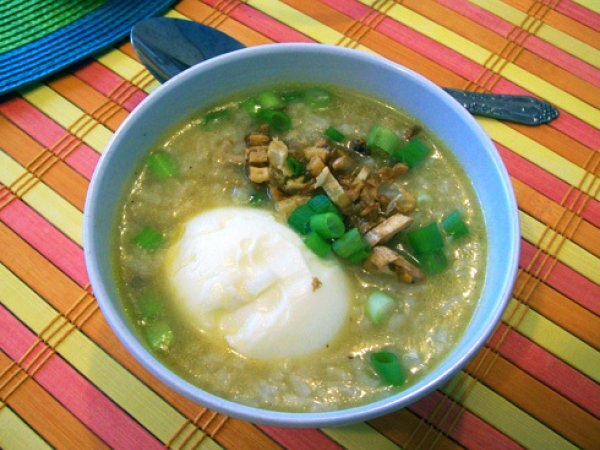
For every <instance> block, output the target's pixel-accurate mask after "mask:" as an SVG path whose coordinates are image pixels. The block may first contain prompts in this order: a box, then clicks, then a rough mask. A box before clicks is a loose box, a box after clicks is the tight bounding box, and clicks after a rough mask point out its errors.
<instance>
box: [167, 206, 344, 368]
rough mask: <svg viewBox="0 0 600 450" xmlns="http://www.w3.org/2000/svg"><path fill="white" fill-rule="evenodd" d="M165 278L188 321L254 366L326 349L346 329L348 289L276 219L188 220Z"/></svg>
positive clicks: (336, 271) (264, 215) (218, 212)
mask: <svg viewBox="0 0 600 450" xmlns="http://www.w3.org/2000/svg"><path fill="white" fill-rule="evenodd" d="M165 275H166V278H167V282H168V283H169V285H170V287H171V289H172V291H173V293H174V298H175V301H176V304H177V308H178V309H179V312H180V313H181V315H182V316H183V317H185V318H186V320H190V321H193V323H194V325H196V326H197V327H199V328H200V329H201V330H202V331H204V332H205V333H206V334H207V335H212V336H214V337H219V338H221V339H222V338H224V339H225V340H226V341H227V343H228V345H229V346H230V347H231V348H232V349H233V350H235V351H236V352H238V353H240V354H242V355H244V356H246V357H249V358H258V359H270V358H289V357H299V356H304V355H307V354H309V353H311V352H314V351H315V350H317V349H320V348H324V347H325V346H326V345H327V343H328V342H330V341H331V340H332V339H334V338H335V336H336V335H337V334H338V332H339V331H340V329H341V327H342V325H343V323H344V322H345V321H346V317H347V313H348V309H349V289H348V282H347V279H346V276H345V274H344V272H343V270H342V269H341V268H340V267H339V266H338V265H337V264H336V262H335V261H334V260H327V259H321V258H319V257H317V256H316V255H315V254H313V253H312V252H311V251H310V250H309V249H308V248H307V247H306V245H305V244H304V243H303V242H302V240H301V239H300V237H299V236H298V235H297V234H296V233H294V232H293V231H292V230H290V229H289V228H288V227H287V226H286V225H283V224H281V223H279V222H277V221H276V220H275V218H274V216H273V215H272V214H271V213H269V212H267V211H262V210H257V209H254V208H241V207H225V208H217V209H213V210H209V211H206V212H203V213H201V214H199V215H198V216H196V217H194V218H192V219H190V220H189V221H188V222H187V223H186V224H185V225H184V230H183V235H182V236H181V238H180V240H179V241H178V242H176V243H175V244H174V245H172V246H171V248H170V249H169V250H168V253H167V258H166V259H165Z"/></svg>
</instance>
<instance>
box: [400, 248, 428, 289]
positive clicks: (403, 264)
mask: <svg viewBox="0 0 600 450" xmlns="http://www.w3.org/2000/svg"><path fill="white" fill-rule="evenodd" d="M392 270H394V271H395V272H396V273H399V272H405V273H407V274H408V275H409V276H410V281H408V283H412V282H413V281H419V280H422V279H423V278H425V274H423V272H422V271H421V269H419V268H418V267H417V266H415V265H414V264H412V263H411V262H410V261H408V260H407V259H406V258H404V257H403V256H401V255H398V258H396V259H395V260H394V261H392ZM405 278H408V277H405Z"/></svg>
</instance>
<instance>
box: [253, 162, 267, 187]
mask: <svg viewBox="0 0 600 450" xmlns="http://www.w3.org/2000/svg"><path fill="white" fill-rule="evenodd" d="M248 177H249V178H250V181H252V182H253V183H257V184H261V183H266V182H267V181H269V168H268V167H254V166H250V167H248Z"/></svg>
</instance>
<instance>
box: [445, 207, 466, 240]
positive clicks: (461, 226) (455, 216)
mask: <svg viewBox="0 0 600 450" xmlns="http://www.w3.org/2000/svg"><path fill="white" fill-rule="evenodd" d="M442 228H443V229H444V231H445V232H446V235H447V236H450V237H452V239H458V238H460V237H463V236H466V235H467V234H469V228H468V227H467V224H466V223H465V222H464V221H463V220H462V217H461V216H460V213H459V212H458V211H456V210H455V211H452V212H451V213H450V215H449V216H448V217H446V218H445V219H444V220H442Z"/></svg>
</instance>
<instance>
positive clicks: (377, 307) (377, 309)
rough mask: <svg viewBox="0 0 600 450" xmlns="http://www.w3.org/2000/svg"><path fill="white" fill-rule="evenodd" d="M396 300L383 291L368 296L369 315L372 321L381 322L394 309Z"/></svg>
mask: <svg viewBox="0 0 600 450" xmlns="http://www.w3.org/2000/svg"><path fill="white" fill-rule="evenodd" d="M395 304H396V301H395V300H394V299H393V298H392V297H390V296H389V295H387V294H384V293H383V292H379V291H376V292H373V293H371V295H369V297H368V298H367V317H368V318H369V319H370V320H371V322H373V323H375V324H380V323H382V322H383V320H384V319H385V318H386V317H387V316H388V314H389V313H390V312H391V311H392V309H394V305H395Z"/></svg>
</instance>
